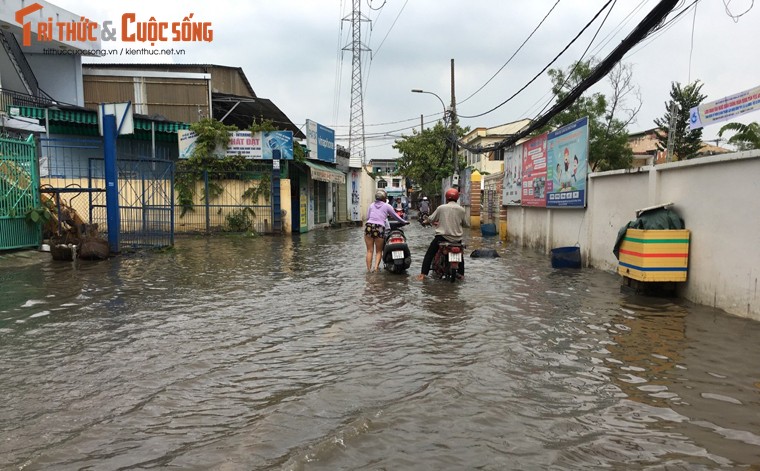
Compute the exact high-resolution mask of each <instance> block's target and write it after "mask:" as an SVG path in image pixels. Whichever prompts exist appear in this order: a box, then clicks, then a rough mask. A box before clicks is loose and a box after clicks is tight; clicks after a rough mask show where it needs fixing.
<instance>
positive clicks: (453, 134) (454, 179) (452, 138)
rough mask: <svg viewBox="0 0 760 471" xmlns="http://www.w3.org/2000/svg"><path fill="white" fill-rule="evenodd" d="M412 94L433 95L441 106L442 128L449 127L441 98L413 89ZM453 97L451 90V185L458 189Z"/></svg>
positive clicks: (431, 93) (444, 105)
mask: <svg viewBox="0 0 760 471" xmlns="http://www.w3.org/2000/svg"><path fill="white" fill-rule="evenodd" d="M412 93H427V94H429V95H433V96H434V97H436V98H438V101H440V102H441V106H443V126H444V127H449V124H448V120H447V119H446V114H447V111H446V104H445V103H444V102H443V100H442V99H441V97H439V96H438V95H436V94H435V93H433V92H426V91H425V90H420V89H419V88H415V89H413V90H412ZM453 96H454V92H453V88H452V99H451V106H452V113H451V114H452V116H451V118H452V121H451V138H450V139H451V157H452V158H453V159H454V175H452V183H453V185H454V186H455V187H458V186H459V161H458V159H457V143H456V140H455V136H456V131H455V129H456V121H454V116H453V115H454V111H453V106H454V98H453Z"/></svg>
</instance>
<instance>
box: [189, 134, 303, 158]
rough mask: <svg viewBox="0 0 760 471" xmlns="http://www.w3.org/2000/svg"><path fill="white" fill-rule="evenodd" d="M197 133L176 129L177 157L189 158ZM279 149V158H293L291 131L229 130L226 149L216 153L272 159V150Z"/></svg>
mask: <svg viewBox="0 0 760 471" xmlns="http://www.w3.org/2000/svg"><path fill="white" fill-rule="evenodd" d="M197 139H198V135H197V134H195V132H193V131H190V130H179V131H177V140H178V146H179V158H180V159H189V158H190V157H191V156H192V155H193V151H194V150H195V141H196V140H197ZM275 149H276V150H279V151H280V159H282V160H293V131H265V132H263V133H262V132H255V133H252V132H251V131H230V142H229V145H228V146H227V149H226V150H224V151H223V150H221V149H217V152H216V153H217V154H218V155H224V156H227V157H230V156H233V155H241V156H243V157H245V158H246V159H251V160H272V151H273V150H275Z"/></svg>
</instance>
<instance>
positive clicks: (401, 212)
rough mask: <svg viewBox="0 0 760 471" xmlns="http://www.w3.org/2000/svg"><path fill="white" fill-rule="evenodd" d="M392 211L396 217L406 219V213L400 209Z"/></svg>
mask: <svg viewBox="0 0 760 471" xmlns="http://www.w3.org/2000/svg"><path fill="white" fill-rule="evenodd" d="M393 210H394V211H396V214H397V215H398V217H400V218H402V219H406V211H404V210H403V209H402V208H394V209H393Z"/></svg>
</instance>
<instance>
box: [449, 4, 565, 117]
mask: <svg viewBox="0 0 760 471" xmlns="http://www.w3.org/2000/svg"><path fill="white" fill-rule="evenodd" d="M560 1H561V0H557V1H556V2H555V3H554V5H553V6H552V7H551V8H550V9H549V11H548V12H547V13H546V15H544V17H543V19H542V20H541V22H539V23H538V25H537V26H536V27H535V28H533V31H531V33H530V34H529V35H528V37H527V38H525V41H523V42H522V44H520V47H518V48H517V50H516V51H515V52H513V53H512V55H511V56H510V58H509V59H507V62H505V63H504V65H502V66H501V67H500V68H499V70H497V71H496V73H495V74H493V75H492V76H491V78H490V79H488V80H487V81H486V83H484V84H483V85H481V87H480V88H478V89H477V90H475V91H474V92H472V94H471V95H470V96H468V97H467V98H465V99H464V100H462V101H460V102H459V103H457V104H462V103H464V102H466V101H467V100H469V99H470V98H472V97H474V96H475V95H476V94H477V93H478V92H480V91H481V90H483V89H484V88H485V87H486V85H488V84H489V83H491V80H493V79H494V78H496V76H497V75H499V73H500V72H501V71H502V70H504V67H506V66H507V64H509V63H510V62H512V59H514V58H515V56H516V55H517V53H518V52H520V50H521V49H522V48H523V46H525V44H526V43H527V42H528V41H529V40H530V38H532V37H533V35H534V34H535V33H536V31H538V28H540V27H541V25H542V24H544V21H546V19H547V18H549V15H551V13H552V12H553V11H554V9H555V8H556V7H557V5H559V2H560Z"/></svg>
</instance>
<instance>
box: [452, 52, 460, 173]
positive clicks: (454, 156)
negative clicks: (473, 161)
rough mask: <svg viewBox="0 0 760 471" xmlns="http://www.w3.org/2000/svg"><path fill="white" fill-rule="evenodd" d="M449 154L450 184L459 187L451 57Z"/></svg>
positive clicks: (455, 108)
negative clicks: (452, 168)
mask: <svg viewBox="0 0 760 471" xmlns="http://www.w3.org/2000/svg"><path fill="white" fill-rule="evenodd" d="M450 113H451V136H450V139H451V155H452V157H453V159H454V176H453V177H452V181H451V183H452V185H453V186H456V187H459V156H458V155H457V100H456V96H455V94H454V59H451V111H450Z"/></svg>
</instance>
